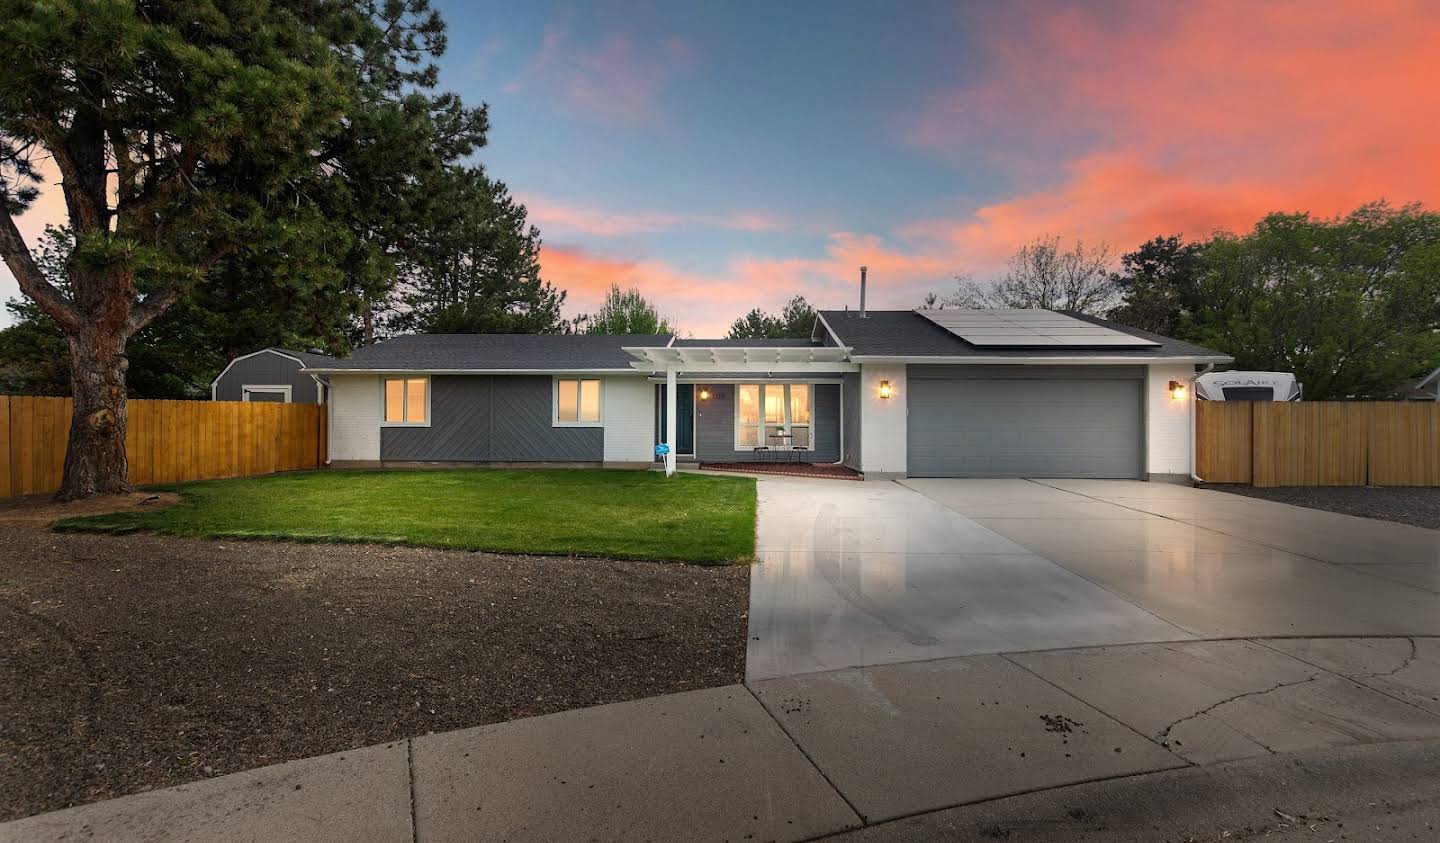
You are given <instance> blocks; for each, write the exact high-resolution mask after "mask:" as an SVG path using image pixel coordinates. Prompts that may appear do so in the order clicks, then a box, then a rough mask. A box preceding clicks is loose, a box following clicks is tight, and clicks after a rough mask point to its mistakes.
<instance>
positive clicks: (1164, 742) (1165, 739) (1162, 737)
mask: <svg viewBox="0 0 1440 843" xmlns="http://www.w3.org/2000/svg"><path fill="white" fill-rule="evenodd" d="M1319 678H1320V674H1318V673H1316V674H1313V675H1311V676H1309V677H1307V678H1305V679H1299V680H1296V681H1294V682H1277V683H1276V684H1274V685H1271V686H1270V687H1268V688H1263V689H1261V690H1258V691H1245V692H1243V693H1239V694H1235V695H1233V696H1229V697H1226V698H1225V699H1223V700H1220V701H1219V702H1216V703H1212V704H1210V705H1207V706H1205V707H1204V708H1202V709H1200V710H1199V711H1197V712H1195V713H1194V714H1187V715H1185V716H1184V717H1182V718H1180V719H1179V720H1176V721H1175V722H1174V723H1171V724H1170V725H1169V726H1166V727H1165V728H1164V729H1163V730H1161V732H1160V734H1159V735H1157V736H1156V738H1155V739H1156V740H1157V741H1159V742H1160V745H1161V746H1163V747H1167V748H1168V747H1169V746H1170V743H1169V741H1170V732H1171V731H1173V730H1174V729H1175V727H1177V726H1179V725H1181V724H1183V723H1189V722H1190V721H1191V720H1194V719H1196V718H1197V717H1200V716H1201V715H1205V714H1209V713H1210V712H1212V711H1214V710H1215V709H1217V708H1219V707H1220V706H1222V705H1227V704H1229V703H1232V702H1236V701H1237V700H1243V699H1247V698H1249V697H1263V696H1265V695H1266V694H1271V693H1274V692H1275V691H1278V690H1280V689H1281V688H1292V687H1294V686H1296V685H1304V684H1305V683H1307V682H1314V681H1315V680H1316V679H1319ZM1261 746H1264V744H1261ZM1266 749H1269V747H1266ZM1272 751H1273V750H1272Z"/></svg>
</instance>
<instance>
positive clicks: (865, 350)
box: [820, 310, 1230, 362]
mask: <svg viewBox="0 0 1440 843" xmlns="http://www.w3.org/2000/svg"><path fill="white" fill-rule="evenodd" d="M1067 315H1069V316H1073V317H1075V318H1076V319H1083V320H1084V321H1086V322H1091V323H1093V324H1096V325H1103V326H1105V327H1106V328H1113V329H1114V330H1117V331H1121V332H1123V333H1126V334H1130V335H1131V336H1136V337H1142V338H1144V339H1147V340H1151V341H1153V342H1157V343H1159V345H1158V346H1148V347H1145V348H980V347H978V346H974V345H971V344H970V343H968V342H965V341H964V340H962V339H960V338H959V337H957V336H955V335H954V334H952V333H950V332H949V331H947V330H945V329H944V328H942V327H940V326H939V325H936V324H935V323H934V322H931V321H930V320H929V319H926V318H925V317H924V316H921V315H920V314H918V313H916V312H914V311H913V310H870V311H866V314H865V316H864V317H863V318H862V317H861V316H860V315H859V314H858V313H857V312H856V311H853V310H850V311H845V310H824V311H821V312H820V316H821V318H823V319H824V320H825V324H826V325H828V326H829V327H830V330H831V332H832V333H833V334H834V335H835V338H836V340H837V341H838V342H839V343H840V345H843V346H848V347H850V349H851V352H850V353H851V356H852V357H985V358H997V357H1013V358H1015V359H1017V360H1024V359H1026V358H1031V357H1043V358H1063V357H1074V358H1085V357H1105V358H1111V359H1114V358H1127V359H1134V360H1136V361H1144V360H1147V359H1157V358H1158V359H1163V358H1174V357H1186V358H1190V357H1193V358H1197V359H1205V360H1214V361H1216V362H1221V361H1228V360H1229V359H1230V358H1229V357H1228V356H1227V355H1224V354H1221V353H1220V352H1218V351H1212V350H1211V349H1208V348H1202V347H1201V346H1198V345H1193V344H1191V343H1188V342H1183V341H1181V340H1177V339H1172V338H1170V337H1163V336H1160V335H1159V334H1152V333H1150V332H1148V331H1141V330H1139V329H1136V328H1131V327H1129V326H1126V325H1121V324H1120V323H1118V322H1111V321H1109V320H1108V319H1100V318H1098V317H1095V316H1082V315H1080V314H1078V313H1071V314H1067Z"/></svg>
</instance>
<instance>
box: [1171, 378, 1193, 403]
mask: <svg viewBox="0 0 1440 843" xmlns="http://www.w3.org/2000/svg"><path fill="white" fill-rule="evenodd" d="M1188 391H1189V390H1188V389H1187V388H1186V386H1185V384H1183V383H1181V382H1180V381H1170V397H1171V398H1174V399H1175V400H1176V401H1184V400H1185V393H1186V392H1188Z"/></svg>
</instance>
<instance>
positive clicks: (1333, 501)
mask: <svg viewBox="0 0 1440 843" xmlns="http://www.w3.org/2000/svg"><path fill="white" fill-rule="evenodd" d="M1205 488H1207V489H1214V490H1215V491H1217V492H1230V493H1231V494H1235V495H1245V496H1246V497H1251V498H1262V499H1264V500H1267V501H1277V502H1279V503H1288V504H1292V505H1294V506H1304V507H1309V508H1310V509H1323V510H1325V511H1327V512H1338V513H1341V514H1343V515H1358V516H1360V517H1361V518H1379V519H1381V520H1384V521H1395V522H1398V523H1400V524H1410V525H1412V526H1415V527H1427V528H1429V529H1431V530H1440V488H1433V487H1416V486H1279V487H1276V488H1271V489H1257V488H1255V487H1253V486H1228V485H1209V486H1206V487H1205Z"/></svg>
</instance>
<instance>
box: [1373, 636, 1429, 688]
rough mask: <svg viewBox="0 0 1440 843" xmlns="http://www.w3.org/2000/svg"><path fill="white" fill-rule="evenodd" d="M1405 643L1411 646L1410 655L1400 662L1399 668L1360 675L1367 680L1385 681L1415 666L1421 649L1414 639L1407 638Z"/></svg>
mask: <svg viewBox="0 0 1440 843" xmlns="http://www.w3.org/2000/svg"><path fill="white" fill-rule="evenodd" d="M1405 641H1406V642H1407V643H1409V644H1410V654H1409V655H1407V656H1406V657H1405V660H1404V661H1402V662H1400V666H1399V667H1397V668H1395V669H1394V670H1387V671H1385V672H1384V673H1362V674H1360V675H1361V676H1363V677H1365V678H1366V679H1384V678H1385V677H1387V676H1394V675H1395V674H1397V673H1399V672H1400V671H1402V670H1404V669H1405V668H1407V667H1409V666H1410V665H1411V664H1413V663H1414V662H1415V660H1416V659H1418V658H1419V657H1420V647H1419V645H1418V644H1417V643H1416V642H1415V639H1414V638H1406V639H1405Z"/></svg>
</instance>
